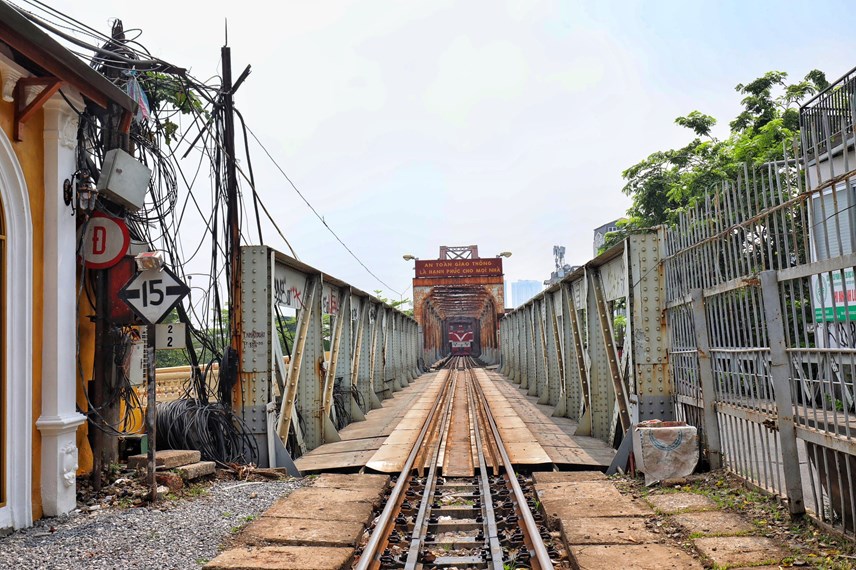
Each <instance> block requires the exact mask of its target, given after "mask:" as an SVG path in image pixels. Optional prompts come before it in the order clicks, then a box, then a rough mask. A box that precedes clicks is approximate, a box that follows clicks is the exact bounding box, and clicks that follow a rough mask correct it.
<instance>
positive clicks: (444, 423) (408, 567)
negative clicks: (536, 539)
mask: <svg viewBox="0 0 856 570" xmlns="http://www.w3.org/2000/svg"><path fill="white" fill-rule="evenodd" d="M452 372H454V373H455V374H454V375H453V374H451V372H450V374H449V378H450V379H449V397H448V398H446V405H445V407H444V408H443V417H442V418H441V419H440V423H439V424H437V430H438V436H439V437H438V438H437V445H436V447H435V448H434V450H433V451H432V453H431V466H430V467H429V468H428V478H427V479H426V481H425V486H424V489H423V491H422V500H421V501H420V503H419V511H418V512H417V513H416V518H415V519H414V521H413V533H411V537H410V548H409V549H408V552H407V560H406V562H405V564H404V568H405V570H414V569H415V568H416V565H417V564H418V563H419V551H420V549H421V546H422V544H423V542H424V541H425V535H426V533H427V525H426V524H425V521H426V520H427V518H428V511H429V510H430V506H431V500H432V498H433V496H434V490H435V489H436V488H437V468H438V465H437V463H438V461H437V460H438V458H439V455H440V448H441V447H442V446H443V440H444V439H445V438H446V434H447V433H448V429H449V415H450V413H449V412H450V411H451V409H452V401H453V400H454V394H455V386H456V385H457V382H458V374H457V372H458V371H457V370H453V371H452Z"/></svg>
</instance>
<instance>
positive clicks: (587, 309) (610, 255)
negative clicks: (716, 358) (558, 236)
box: [500, 232, 673, 443]
mask: <svg viewBox="0 0 856 570" xmlns="http://www.w3.org/2000/svg"><path fill="white" fill-rule="evenodd" d="M659 258H660V246H659V241H658V237H657V233H656V232H650V233H646V234H638V235H633V236H630V237H629V238H628V239H627V240H625V241H624V242H622V243H621V244H618V245H617V246H615V247H614V248H612V249H611V250H609V251H608V252H606V253H604V254H603V255H601V256H599V257H597V258H596V259H594V260H592V261H590V262H589V263H587V264H586V265H585V266H583V267H580V268H579V269H577V270H576V271H574V272H573V273H571V274H570V275H568V276H566V277H565V278H564V279H563V280H562V281H561V282H560V283H557V284H554V285H553V286H551V287H549V288H548V289H547V290H545V291H543V292H541V293H540V294H538V295H536V296H535V297H534V298H533V299H531V300H530V301H528V302H527V303H525V304H524V305H522V306H521V307H519V308H518V309H516V310H515V311H513V312H511V313H509V314H507V315H505V317H504V318H503V319H502V320H501V321H500V338H501V342H500V346H501V354H502V367H501V370H502V372H503V373H505V374H506V375H508V376H509V377H510V378H511V380H512V381H514V382H516V383H519V384H520V385H521V388H525V389H527V391H528V393H529V394H530V395H533V396H538V398H539V402H541V403H543V404H550V405H553V406H555V412H554V413H555V414H557V415H563V416H567V417H570V418H572V419H574V420H577V421H578V422H579V427H578V428H577V434H579V435H591V436H593V437H596V438H599V439H602V440H604V441H606V442H609V443H612V442H614V441H615V440H616V430H617V429H621V430H622V431H621V432H620V433H624V430H626V429H627V428H629V426H630V423H634V422H638V421H640V420H645V419H653V418H662V417H664V416H669V415H670V414H671V413H672V409H673V407H672V398H671V385H670V382H669V376H668V365H667V351H666V342H665V341H666V332H665V328H664V323H663V320H662V318H661V306H662V296H661V291H662V271H661V269H660V266H659Z"/></svg>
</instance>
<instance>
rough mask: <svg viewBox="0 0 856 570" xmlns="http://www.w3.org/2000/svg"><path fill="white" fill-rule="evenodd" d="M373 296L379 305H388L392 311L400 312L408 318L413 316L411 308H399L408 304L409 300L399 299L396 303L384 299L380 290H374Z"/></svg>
mask: <svg viewBox="0 0 856 570" xmlns="http://www.w3.org/2000/svg"><path fill="white" fill-rule="evenodd" d="M374 296H375V297H377V298H378V300H379V301H380V302H381V303H385V304H387V305H389V306H390V307H392V308H393V309H398V310H399V311H401V312H402V313H404V314H405V315H407V316H409V317H412V316H413V308H412V307H411V308H409V309H402V308H401V307H402V306H404V305H409V304H410V299H409V298H407V299H399V300H398V301H395V300H393V299H387V298H386V297H384V296H383V290H381V289H375V290H374Z"/></svg>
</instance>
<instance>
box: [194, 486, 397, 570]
mask: <svg viewBox="0 0 856 570" xmlns="http://www.w3.org/2000/svg"><path fill="white" fill-rule="evenodd" d="M388 484H389V477H387V476H386V475H342V474H333V473H327V474H324V475H321V476H320V477H318V478H317V479H316V480H315V481H314V482H313V484H312V486H310V487H304V488H302V489H298V490H296V491H294V492H293V493H291V494H290V495H288V496H287V497H285V498H284V499H280V500H279V501H277V502H276V503H274V504H273V506H271V508H270V509H268V510H267V512H265V513H264V515H262V517H261V518H259V519H258V520H257V521H255V522H253V523H251V524H250V525H249V526H247V527H246V528H245V529H244V530H243V531H242V532H241V533H240V535H239V536H238V537H237V539H236V545H235V546H233V547H232V548H230V549H228V550H226V551H225V552H223V553H222V554H220V555H219V556H217V558H215V559H214V560H212V561H211V562H209V563H208V564H207V565H206V566H205V568H208V569H209V570H261V569H263V570H310V569H311V570H338V569H339V568H342V567H344V566H345V565H346V564H347V563H348V561H350V560H351V558H352V557H353V555H354V548H355V546H356V545H357V542H358V541H359V539H360V538H361V536H362V534H363V530H364V529H365V525H366V523H367V522H368V521H369V520H371V515H372V511H373V510H374V509H375V508H376V507H378V506H380V503H381V499H382V497H383V494H384V490H385V489H386V487H387V485H388Z"/></svg>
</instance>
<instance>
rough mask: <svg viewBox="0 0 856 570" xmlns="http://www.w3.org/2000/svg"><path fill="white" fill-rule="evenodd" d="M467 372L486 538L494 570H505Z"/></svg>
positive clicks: (472, 381)
mask: <svg viewBox="0 0 856 570" xmlns="http://www.w3.org/2000/svg"><path fill="white" fill-rule="evenodd" d="M467 372H469V375H470V378H469V380H470V382H469V383H467V401H468V403H469V404H470V405H469V406H468V407H469V412H470V421H471V423H472V426H473V435H474V436H475V440H476V451H477V453H478V459H479V482H480V483H481V488H482V496H483V500H482V505H484V512H485V517H484V519H485V526H487V532H486V533H485V536H486V537H487V539H488V544H489V545H490V558H491V563H492V564H493V567H494V569H495V570H503V568H504V564H503V559H502V558H503V557H502V545H501V544H500V543H499V529H498V528H497V526H496V513H495V511H494V508H493V497H492V496H491V493H490V480H489V478H488V474H487V463H486V462H485V459H484V447H483V446H482V439H481V426H480V425H479V424H480V423H481V422H480V421H479V414H478V410H477V408H476V406H477V405H478V404H477V403H476V394H475V387H474V386H473V383H474V382H475V377H474V375H473V373H472V369H468V370H467Z"/></svg>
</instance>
